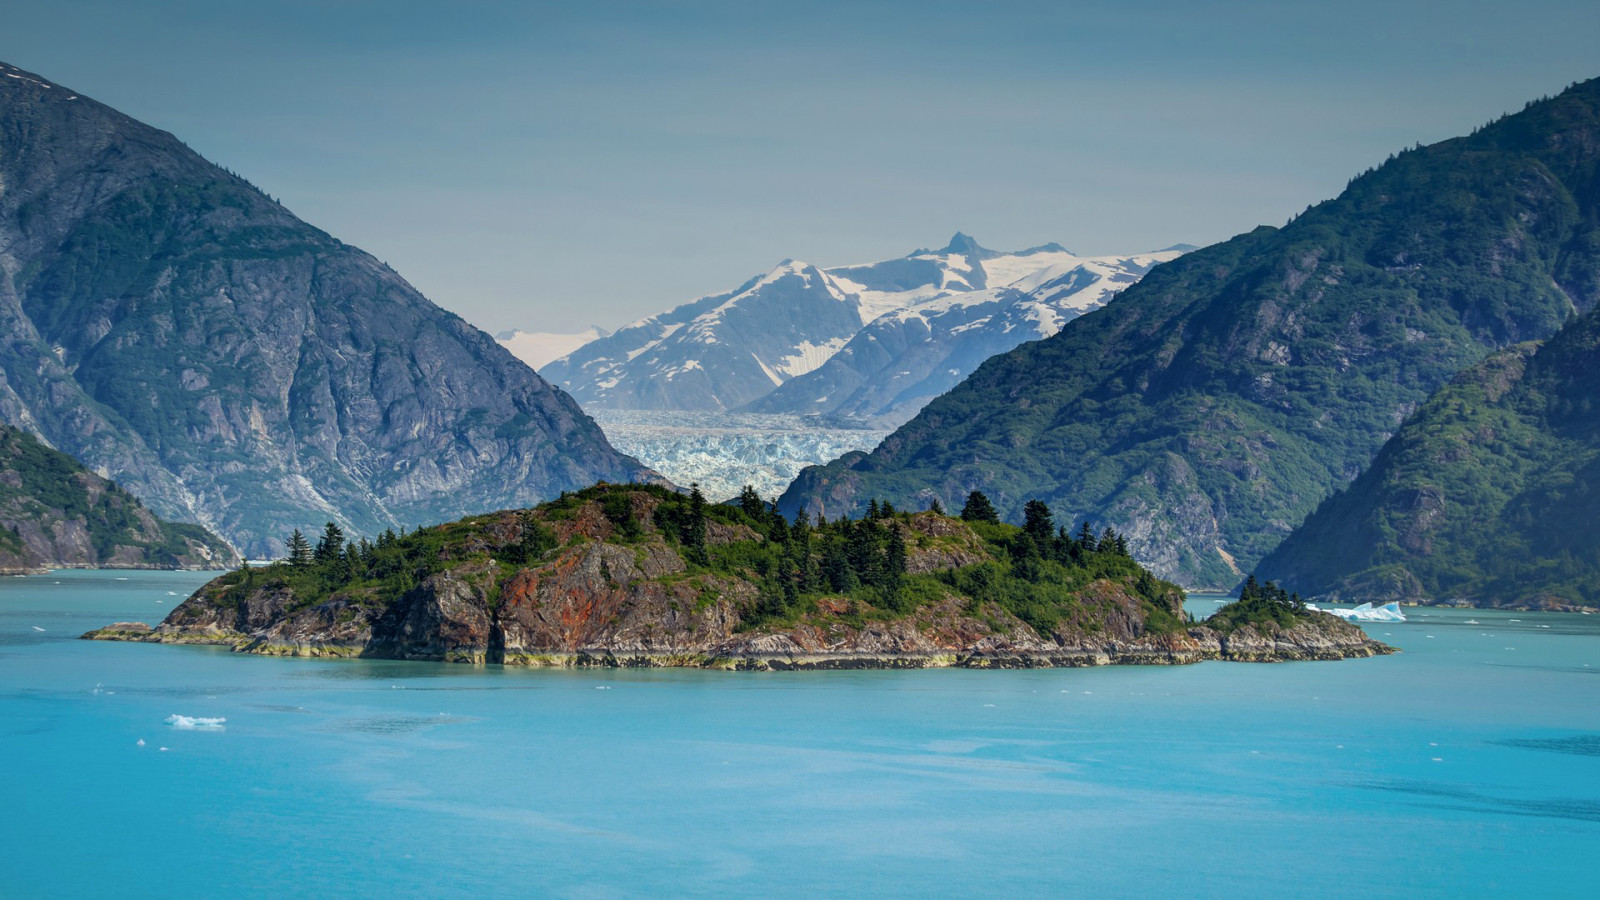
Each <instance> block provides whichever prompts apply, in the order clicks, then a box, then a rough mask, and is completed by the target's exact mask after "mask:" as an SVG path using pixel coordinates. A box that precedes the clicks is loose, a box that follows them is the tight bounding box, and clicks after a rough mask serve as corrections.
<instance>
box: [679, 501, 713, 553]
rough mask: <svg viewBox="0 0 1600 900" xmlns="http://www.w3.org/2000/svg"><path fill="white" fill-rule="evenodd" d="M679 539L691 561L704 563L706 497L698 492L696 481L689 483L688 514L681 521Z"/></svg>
mask: <svg viewBox="0 0 1600 900" xmlns="http://www.w3.org/2000/svg"><path fill="white" fill-rule="evenodd" d="M681 527H682V529H683V531H682V533H681V534H680V535H679V541H680V543H682V544H683V546H684V549H685V550H686V551H687V553H686V555H687V556H688V557H689V559H690V560H691V561H693V562H697V563H699V564H700V565H705V564H706V562H707V556H706V497H705V495H704V494H702V493H700V485H699V483H698V482H696V483H694V484H691V485H689V515H688V516H687V517H686V518H685V520H684V522H683V523H682V526H681Z"/></svg>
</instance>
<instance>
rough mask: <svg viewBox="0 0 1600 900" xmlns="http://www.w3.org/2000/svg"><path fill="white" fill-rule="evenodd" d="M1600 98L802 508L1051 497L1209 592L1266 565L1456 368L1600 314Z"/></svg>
mask: <svg viewBox="0 0 1600 900" xmlns="http://www.w3.org/2000/svg"><path fill="white" fill-rule="evenodd" d="M1597 164H1600V81H1589V82H1585V83H1582V84H1579V85H1575V86H1573V87H1572V88H1570V89H1569V90H1567V91H1566V92H1564V93H1563V94H1561V95H1560V96H1558V97H1555V98H1552V99H1547V100H1543V101H1539V102H1536V103H1532V104H1530V105H1529V106H1528V108H1527V109H1526V110H1524V111H1523V112H1521V113H1519V114H1516V115H1513V116H1509V117H1506V118H1503V119H1501V120H1500V121H1497V122H1495V123H1493V124H1491V125H1489V126H1486V127H1484V128H1482V129H1480V130H1479V131H1477V132H1476V133H1474V134H1473V135H1472V136H1470V137H1464V138H1457V139H1454V140H1448V141H1444V142H1441V143H1438V144H1434V145H1432V146H1428V147H1418V148H1416V149H1413V150H1408V151H1405V152H1403V153H1401V154H1400V155H1399V156H1397V157H1394V158H1391V159H1390V160H1389V161H1388V162H1387V163H1385V164H1384V165H1382V166H1380V167H1379V168H1377V169H1375V170H1372V171H1369V172H1367V173H1365V174H1363V175H1361V176H1360V177H1358V178H1356V179H1354V180H1353V181H1352V182H1351V183H1350V185H1349V187H1348V189H1347V190H1346V191H1345V192H1344V193H1342V194H1341V195H1340V196H1339V197H1338V198H1336V199H1334V200H1330V201H1327V202H1325V203H1322V204H1319V205H1317V206H1316V207H1314V208H1311V209H1309V210H1307V212H1306V213H1304V214H1303V215H1301V216H1299V217H1297V218H1296V219H1294V220H1293V222H1291V223H1290V224H1289V225H1287V226H1286V227H1284V228H1282V229H1276V228H1269V227H1262V228H1258V229H1256V230H1255V231H1252V232H1250V233H1247V234H1243V235H1240V236H1238V237H1236V238H1234V239H1232V240H1230V241H1227V242H1224V243H1221V244H1217V245H1214V246H1211V247H1207V248H1205V249H1203V250H1197V251H1194V252H1193V253H1190V254H1187V255H1185V256H1184V257H1182V258H1180V259H1178V260H1176V261H1174V262H1171V263H1168V264H1166V265H1162V266H1160V267H1158V268H1156V269H1155V270H1154V271H1152V272H1151V273H1150V274H1149V275H1148V276H1147V277H1146V278H1145V279H1144V280H1142V281H1141V282H1140V283H1139V284H1138V285H1136V286H1134V287H1132V288H1130V289H1129V290H1127V291H1125V292H1123V293H1122V294H1121V295H1120V296H1118V297H1117V298H1116V299H1115V300H1113V301H1112V302H1111V303H1109V304H1107V306H1106V307H1105V308H1104V309H1101V310H1097V311H1095V312H1092V313H1090V314H1088V315H1085V316H1083V317H1082V318H1080V319H1078V320H1076V321H1075V322H1073V323H1072V326H1071V327H1069V328H1065V329H1063V330H1062V331H1061V332H1060V333H1059V334H1057V335H1056V336H1054V337H1052V338H1049V339H1046V340H1043V341H1039V342H1035V343H1028V344H1023V345H1021V346H1019V347H1017V348H1016V349H1013V350H1011V351H1009V352H1007V353H1005V354H1002V355H1000V356H998V357H995V358H993V359H991V360H989V361H988V362H986V363H984V364H983V365H982V366H980V367H979V368H978V370H977V371H976V372H975V373H974V374H973V375H972V376H971V377H970V378H968V379H967V380H966V381H965V382H963V383H962V384H960V385H959V386H957V387H956V388H955V389H954V390H952V391H951V392H950V393H948V394H946V395H944V396H942V397H940V398H939V399H938V400H935V401H934V402H933V403H931V404H929V405H928V406H927V407H925V408H924V409H923V410H922V412H921V413H920V414H918V415H917V417H916V418H915V419H913V420H912V421H910V422H909V423H907V424H906V425H905V426H904V427H902V428H900V429H899V430H897V431H896V432H895V433H894V434H892V435H890V436H889V438H887V439H886V440H885V441H884V442H883V444H881V445H880V446H879V447H878V448H877V449H876V450H875V451H873V452H872V453H871V454H856V455H853V456H847V457H844V458H842V459H840V460H838V461H836V462H834V463H831V464H829V465H828V466H826V467H817V468H813V469H808V470H807V471H806V472H805V473H803V474H802V476H801V477H800V478H799V479H798V480H797V481H796V482H795V484H794V485H793V486H792V487H791V488H790V489H789V491H787V492H786V493H785V495H784V497H783V498H782V500H781V505H782V508H783V509H785V510H786V511H789V512H795V511H800V510H804V511H806V512H808V513H821V514H826V515H828V516H830V517H832V516H838V515H841V514H846V513H852V514H856V513H859V512H860V511H861V510H862V509H863V508H865V507H866V505H867V501H868V499H869V498H874V497H877V498H886V499H889V500H892V501H893V502H894V503H895V504H896V505H897V506H901V507H910V508H917V507H920V506H923V505H926V504H927V503H928V502H929V501H931V500H933V499H939V500H941V501H942V502H943V503H944V504H945V505H946V507H947V508H948V507H950V506H951V505H952V504H955V503H958V502H959V500H960V498H962V497H963V496H965V494H966V493H967V492H968V491H969V490H972V489H981V490H984V491H986V492H988V493H989V495H990V496H991V498H993V499H994V500H995V501H996V504H997V506H999V507H1000V509H1001V510H1002V512H1003V513H1004V514H1005V515H1007V516H1008V517H1011V518H1013V519H1016V518H1020V515H1019V512H1020V507H1021V505H1022V503H1023V502H1024V501H1025V500H1026V499H1029V498H1032V497H1037V498H1040V499H1043V500H1045V501H1047V502H1048V503H1049V504H1050V505H1051V506H1052V507H1053V508H1054V509H1056V510H1057V511H1058V514H1060V515H1062V516H1063V517H1075V518H1092V519H1094V520H1095V521H1097V522H1099V521H1106V522H1110V523H1111V524H1113V525H1114V526H1115V527H1116V529H1117V530H1118V532H1120V533H1123V534H1125V535H1128V536H1129V538H1130V540H1131V543H1132V546H1133V550H1134V553H1135V555H1136V556H1137V557H1138V558H1140V559H1141V560H1143V561H1145V562H1147V563H1150V564H1152V566H1153V568H1154V569H1155V570H1156V571H1157V572H1159V573H1160V574H1163V575H1165V576H1168V577H1173V578H1175V579H1177V580H1179V581H1181V582H1183V583H1186V584H1189V585H1191V586H1196V585H1204V586H1218V587H1226V586H1231V585H1232V584H1235V583H1237V581H1238V579H1239V577H1240V575H1241V574H1242V573H1244V572H1247V571H1249V570H1251V569H1253V568H1254V567H1255V566H1256V565H1257V564H1258V563H1259V562H1260V561H1261V559H1262V558H1263V557H1264V556H1265V555H1266V554H1267V553H1268V552H1270V551H1271V550H1272V549H1273V548H1274V547H1275V546H1276V545H1277V544H1278V543H1279V542H1280V541H1281V540H1282V539H1283V538H1284V536H1286V535H1287V534H1288V533H1289V532H1290V531H1291V530H1292V529H1293V528H1294V527H1295V526H1296V525H1298V524H1299V523H1300V522H1301V521H1302V519H1304V517H1305V516H1306V514H1308V513H1309V512H1311V511H1312V510H1313V509H1315V508H1316V506H1317V505H1318V504H1319V503H1320V502H1321V501H1322V499H1323V498H1324V497H1326V496H1327V495H1328V494H1330V493H1331V492H1333V491H1335V490H1337V489H1339V488H1341V487H1343V486H1345V485H1346V484H1348V483H1349V482H1350V481H1351V480H1352V479H1354V478H1355V477H1356V476H1357V475H1359V474H1360V473H1361V472H1362V471H1363V470H1364V469H1365V468H1366V467H1367V466H1368V465H1369V464H1370V463H1371V462H1372V460H1373V458H1374V456H1376V455H1377V453H1378V451H1379V449H1380V448H1381V447H1382V446H1383V443H1384V442H1385V441H1386V440H1387V439H1388V438H1389V437H1390V436H1391V434H1393V432H1394V431H1395V429H1397V428H1398V427H1399V425H1400V423H1401V422H1402V421H1403V420H1404V419H1405V418H1406V417H1407V416H1408V415H1409V414H1410V413H1411V412H1413V411H1414V410H1415V409H1416V408H1417V407H1418V406H1419V405H1420V404H1422V403H1424V402H1425V401H1426V400H1427V398H1428V397H1429V396H1430V395H1431V394H1433V392H1434V391H1436V390H1438V389H1439V388H1440V387H1442V386H1443V385H1445V384H1446V383H1447V382H1448V381H1449V380H1450V379H1451V378H1452V377H1453V376H1455V374H1456V373H1458V372H1460V371H1461V370H1463V369H1465V368H1467V367H1469V366H1472V365H1474V364H1476V363H1478V362H1479V361H1481V360H1482V359H1483V358H1484V357H1486V356H1487V355H1489V354H1490V353H1492V352H1495V351H1497V350H1500V349H1503V348H1506V347H1509V346H1511V345H1514V344H1517V343H1520V342H1524V341H1529V340H1543V339H1545V338H1548V337H1550V336H1551V335H1553V334H1555V333H1556V331H1557V330H1558V329H1559V328H1561V326H1562V325H1563V324H1564V323H1565V322H1566V321H1567V320H1568V319H1569V318H1570V317H1571V316H1573V315H1575V314H1576V313H1579V312H1582V311H1585V310H1588V309H1591V308H1592V307H1594V306H1595V304H1596V302H1597V300H1600V177H1597V175H1600V173H1597Z"/></svg>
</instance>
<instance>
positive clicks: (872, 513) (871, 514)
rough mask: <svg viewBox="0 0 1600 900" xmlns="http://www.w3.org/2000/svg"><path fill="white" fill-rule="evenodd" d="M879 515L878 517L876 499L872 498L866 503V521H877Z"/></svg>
mask: <svg viewBox="0 0 1600 900" xmlns="http://www.w3.org/2000/svg"><path fill="white" fill-rule="evenodd" d="M879 515H880V512H879V510H878V498H877V497H873V498H872V499H870V500H868V501H867V518H868V519H877V518H878V516H879Z"/></svg>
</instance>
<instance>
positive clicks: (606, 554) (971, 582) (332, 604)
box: [84, 485, 1392, 669]
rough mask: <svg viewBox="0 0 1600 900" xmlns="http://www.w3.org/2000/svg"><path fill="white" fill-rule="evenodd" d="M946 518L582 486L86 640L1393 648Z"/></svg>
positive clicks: (276, 568)
mask: <svg viewBox="0 0 1600 900" xmlns="http://www.w3.org/2000/svg"><path fill="white" fill-rule="evenodd" d="M974 499H975V500H976V501H981V502H978V503H976V505H975V503H972V502H969V504H968V508H967V509H966V510H964V511H963V517H962V518H955V517H951V516H946V515H943V514H941V513H940V512H939V511H937V510H933V511H927V512H918V513H906V512H901V511H897V510H895V509H894V508H893V507H891V506H889V505H888V504H883V505H882V506H879V505H878V504H876V503H874V504H873V505H872V507H871V508H870V510H869V513H868V515H867V516H866V517H864V518H862V519H859V520H855V521H851V520H848V519H846V520H840V521H838V522H828V523H816V524H811V523H808V522H804V521H800V522H796V523H791V522H789V521H787V520H786V519H784V518H783V517H782V516H780V515H778V514H777V513H775V512H774V511H773V510H772V508H771V507H770V506H769V505H768V504H765V503H763V502H762V501H761V500H760V498H759V497H757V496H755V494H754V492H752V491H746V493H745V496H744V497H742V498H741V500H740V502H738V503H737V504H729V505H711V504H707V503H705V501H704V500H703V498H701V497H700V495H699V493H698V492H695V493H692V494H690V495H688V496H685V495H682V494H677V493H674V492H672V491H669V490H666V489H664V488H659V487H653V486H642V485H597V486H595V487H592V488H588V489H585V490H583V491H579V492H576V493H571V494H566V495H563V496H562V497H561V498H560V499H558V500H555V501H551V502H549V503H546V504H543V505H541V506H539V507H538V508H536V509H531V510H514V511H506V512H500V513H493V514H488V515H482V516H475V517H470V518H466V519H462V520H460V521H457V522H453V523H449V524H445V525H439V526H435V527H431V528H425V529H421V530H418V531H416V532H412V533H410V534H398V535H397V534H393V533H385V534H384V535H382V536H381V537H380V538H379V539H378V540H377V541H376V542H368V541H366V540H362V541H360V542H358V543H350V542H347V541H345V540H344V537H343V535H342V534H340V533H339V531H338V529H337V528H334V527H333V526H329V528H328V530H327V531H326V532H325V533H324V534H323V536H322V539H321V540H320V541H319V542H318V543H317V545H316V547H315V549H314V550H313V549H312V548H311V547H310V545H309V542H307V541H305V540H304V539H301V538H299V537H298V533H297V534H296V538H295V539H292V540H291V542H290V558H289V559H288V560H286V561H284V562H280V563H277V564H274V565H272V566H269V567H264V568H256V569H252V568H240V569H236V570H234V571H231V572H229V573H228V574H226V575H223V576H221V577H219V578H217V579H215V580H213V581H212V582H210V583H209V584H206V585H205V586H203V587H202V588H200V589H199V590H198V591H196V592H195V593H194V595H193V596H191V597H190V598H188V599H187V600H186V601H185V602H184V603H183V604H181V605H180V606H179V607H177V608H176V609H174V610H173V611H172V613H171V614H170V615H169V616H167V618H166V620H165V621H163V622H162V623H160V624H159V625H157V626H156V627H154V628H152V627H150V626H149V625H146V624H142V623H118V624H115V625H112V626H109V627H107V628H103V629H100V630H98V631H93V632H90V633H89V634H86V635H84V637H85V638H89V639H96V640H129V641H150V642H159V643H188V644H217V645H223V646H229V647H232V648H233V649H234V650H236V651H240V652H247V653H259V654H269V655H284V656H318V657H329V656H332V657H368V658H385V659H413V660H439V661H446V662H465V663H502V664H506V665H527V666H694V667H705V668H725V669H806V668H816V669H821V668H916V667H933V666H970V667H995V668H1021V667H1040V666H1092V665H1108V664H1179V663H1192V662H1198V661H1201V660H1208V659H1225V660H1243V661H1261V662H1267V661H1279V660H1306V659H1343V658H1347V657H1364V656H1374V655H1378V654H1383V653H1388V652H1392V650H1391V648H1389V647H1386V646H1385V645H1383V644H1380V643H1378V642H1376V641H1373V640H1371V639H1369V638H1368V637H1367V636H1366V635H1365V634H1364V633H1363V632H1362V631H1361V629H1360V628H1358V627H1356V626H1354V625H1351V624H1349V623H1346V622H1343V621H1340V620H1339V619H1337V618H1335V617H1333V616H1329V615H1326V614H1323V613H1317V612H1313V611H1305V610H1303V609H1299V610H1296V609H1293V608H1291V607H1290V606H1288V605H1286V604H1284V603H1279V602H1277V601H1276V599H1275V598H1274V597H1272V596H1270V595H1268V596H1264V597H1263V596H1257V597H1255V598H1253V600H1252V604H1246V605H1241V604H1233V605H1232V606H1230V607H1226V608H1225V611H1230V610H1231V614H1230V615H1223V614H1222V613H1219V614H1218V615H1216V616H1213V617H1212V618H1211V619H1209V620H1207V621H1206V622H1205V623H1195V622H1193V621H1191V620H1189V619H1188V618H1187V617H1186V616H1185V613H1184V611H1183V596H1184V595H1183V591H1182V589H1181V588H1179V587H1178V586H1176V585H1174V584H1171V583H1169V582H1166V581H1162V580H1160V579H1158V578H1156V577H1154V576H1153V575H1151V574H1150V573H1149V572H1148V571H1146V570H1145V569H1144V568H1143V567H1141V566H1140V565H1139V564H1138V563H1136V562H1135V561H1134V560H1133V559H1132V558H1131V557H1129V556H1128V555H1127V551H1126V542H1125V540H1124V539H1123V538H1122V537H1121V536H1119V535H1117V534H1115V533H1114V532H1112V531H1111V530H1110V529H1106V530H1105V531H1102V532H1100V533H1099V534H1096V533H1095V532H1094V531H1093V530H1092V529H1091V528H1090V527H1089V525H1088V523H1084V524H1083V526H1082V528H1081V529H1079V530H1078V531H1077V532H1076V533H1071V532H1069V529H1068V528H1066V527H1064V526H1056V525H1055V524H1054V523H1053V521H1052V519H1051V515H1050V512H1049V510H1048V509H1047V508H1046V507H1045V506H1044V504H1042V503H1037V502H1036V503H1035V504H1032V505H1030V507H1029V510H1028V520H1027V524H1026V525H1025V526H1024V527H1021V528H1019V527H1016V526H1013V525H1008V524H1003V523H1000V522H998V521H995V520H994V515H993V509H992V507H989V506H988V504H987V501H983V500H982V497H981V495H979V494H976V493H974Z"/></svg>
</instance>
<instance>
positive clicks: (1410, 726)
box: [0, 572, 1600, 897]
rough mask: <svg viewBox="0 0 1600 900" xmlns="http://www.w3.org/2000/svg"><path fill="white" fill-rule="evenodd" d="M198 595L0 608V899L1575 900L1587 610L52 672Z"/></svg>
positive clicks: (115, 579) (126, 663) (145, 656)
mask: <svg viewBox="0 0 1600 900" xmlns="http://www.w3.org/2000/svg"><path fill="white" fill-rule="evenodd" d="M204 578H205V576H204V575H198V574H195V573H126V574H124V575H121V576H118V575H115V574H111V573H97V572H64V573H57V574H52V575H46V576H37V577H30V578H25V579H24V578H6V579H0V760H3V763H4V764H3V766H0V779H3V782H0V783H3V790H4V797H5V798H6V800H7V804H6V809H5V815H4V816H3V818H0V848H4V849H3V851H0V852H3V854H4V859H5V866H4V879H5V880H4V882H3V883H0V895H4V896H7V897H12V896H15V897H46V896H63V897H67V896H152V897H153V896H195V895H199V896H245V897H254V896H268V895H283V894H285V892H287V891H294V892H297V893H298V892H316V893H336V894H339V895H358V896H387V897H412V896H443V895H457V894H468V893H489V892H493V893H495V894H497V895H503V896H557V897H618V896H650V895H705V894H714V893H730V892H737V893H763V894H772V895H779V896H815V895H818V894H869V893H870V894H875V895H889V896H911V895H935V896H956V895H976V896H997V895H1012V896H1019V895H1020V896H1040V895H1056V896H1061V895H1073V894H1076V895H1090V896H1151V895H1155V896H1159V895H1182V896H1216V897H1222V896H1229V897H1237V896H1259V895H1262V894H1265V893H1269V892H1271V893H1282V894H1286V895H1294V896H1357V895H1360V896H1418V895H1427V896H1456V897H1459V896H1505V895H1524V896H1546V897H1548V896H1573V897H1577V896H1585V897H1588V896H1593V895H1594V894H1593V891H1594V887H1593V882H1592V878H1593V865H1594V861H1595V858H1596V857H1595V849H1594V848H1595V847H1596V846H1597V842H1600V616H1579V615H1558V614H1536V613H1520V614H1519V613H1510V614H1507V613H1493V612H1484V611H1449V610H1439V611H1423V612H1421V613H1420V614H1416V613H1414V614H1413V615H1414V618H1413V620H1412V621H1411V622H1408V623H1405V624H1396V625H1391V624H1381V625H1374V626H1372V627H1371V630H1372V632H1373V633H1374V634H1375V635H1376V636H1378V637H1379V638H1380V639H1383V640H1386V641H1390V642H1392V643H1394V644H1396V645H1397V646H1400V647H1403V648H1404V649H1405V650H1406V652H1405V653H1404V654H1402V655H1398V656H1394V657H1388V658H1383V659H1374V660H1352V661H1347V662H1340V663H1297V664H1286V665H1273V666H1266V665H1244V664H1228V663H1205V664H1201V665H1197V666H1187V667H1171V668H1169V667H1146V668H1137V667H1135V668H1105V669H1075V670H1047V671H1025V672H969V671H959V670H934V671H911V672H819V673H759V674H758V673H723V672H699V671H662V670H647V671H581V672H562V671H528V670H500V669H496V668H473V667H469V666H448V665H439V664H427V663H399V662H385V661H330V662H320V661H312V660H285V659H270V658H260V657H251V656H243V655H236V654H230V653H227V652H225V651H220V650H216V649H213V648H203V647H165V646H155V645H141V644H111V643H93V642H88V641H77V640H74V638H75V637H76V636H77V635H78V634H80V633H82V632H83V631H86V630H88V629H89V628H92V627H97V626H100V625H104V624H108V623H110V622H112V621H114V620H123V619H140V620H145V621H155V620H156V619H158V618H159V617H161V616H162V615H165V613H166V611H167V610H169V609H171V608H172V606H173V605H174V604H175V603H176V602H177V601H179V600H181V599H182V596H183V595H185V594H186V593H188V592H189V591H190V590H192V589H193V588H194V587H195V586H196V585H197V584H199V583H200V582H201V581H203V580H204ZM122 579H126V580H122ZM169 592H170V593H169ZM1194 605H1195V606H1196V607H1197V612H1200V613H1204V612H1206V611H1208V608H1209V606H1210V603H1208V602H1207V601H1205V600H1197V601H1196V602H1195V604H1194ZM1472 618H1475V619H1477V620H1478V621H1479V622H1480V623H1481V624H1478V625H1469V624H1466V620H1468V619H1472ZM1513 620H1520V621H1513ZM38 629H43V630H38ZM173 714H181V715H186V716H205V717H225V718H226V719H227V723H226V726H225V728H224V729H223V730H220V731H182V730H176V729H174V728H173V727H172V726H169V725H167V724H164V721H163V720H164V719H165V718H166V717H167V716H169V715H173ZM140 739H143V740H144V741H145V745H144V746H142V747H141V746H138V745H137V741H139V740H140ZM162 747H166V748H168V749H166V750H165V751H163V750H162V749H161V748H162Z"/></svg>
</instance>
